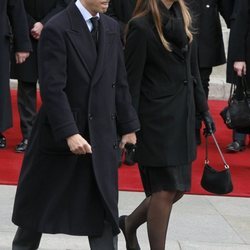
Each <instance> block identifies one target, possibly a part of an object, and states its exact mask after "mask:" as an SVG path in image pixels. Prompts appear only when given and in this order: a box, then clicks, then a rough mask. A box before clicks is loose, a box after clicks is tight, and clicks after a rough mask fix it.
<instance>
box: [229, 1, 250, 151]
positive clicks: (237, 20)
mask: <svg viewBox="0 0 250 250" xmlns="http://www.w3.org/2000/svg"><path fill="white" fill-rule="evenodd" d="M230 26H231V30H230V36H229V47H228V64H227V82H229V83H232V84H237V80H238V81H240V80H241V79H240V78H241V77H242V76H243V75H245V77H246V82H247V86H246V87H247V91H248V92H249V91H250V71H249V69H250V44H249V41H250V3H249V1H248V0H238V1H237V0H236V1H235V4H234V9H233V13H232V16H231V19H230ZM238 91H239V90H238ZM241 91H242V90H241ZM249 132H250V128H249ZM245 147H246V134H243V133H239V132H237V131H233V142H232V143H230V144H229V145H228V146H227V150H228V151H229V152H239V151H242V150H244V149H245Z"/></svg>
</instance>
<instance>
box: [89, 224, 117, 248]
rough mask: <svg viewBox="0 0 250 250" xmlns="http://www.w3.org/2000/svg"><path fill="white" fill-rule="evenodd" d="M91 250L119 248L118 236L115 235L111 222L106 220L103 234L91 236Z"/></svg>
mask: <svg viewBox="0 0 250 250" xmlns="http://www.w3.org/2000/svg"><path fill="white" fill-rule="evenodd" d="M89 245H90V248H91V250H117V236H113V232H112V227H111V224H110V223H108V222H106V221H105V225H104V229H103V234H102V235H101V236H99V237H89Z"/></svg>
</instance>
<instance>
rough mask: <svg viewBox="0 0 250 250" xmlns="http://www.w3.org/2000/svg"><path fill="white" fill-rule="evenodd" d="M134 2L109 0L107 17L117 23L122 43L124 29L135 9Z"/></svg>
mask: <svg viewBox="0 0 250 250" xmlns="http://www.w3.org/2000/svg"><path fill="white" fill-rule="evenodd" d="M135 4H136V0H110V3H109V8H108V11H107V15H109V16H111V17H113V18H114V19H116V20H117V21H118V22H119V25H120V29H121V39H122V41H123V42H124V38H125V29H126V25H127V23H128V21H129V20H130V19H131V17H132V14H133V11H134V9H135Z"/></svg>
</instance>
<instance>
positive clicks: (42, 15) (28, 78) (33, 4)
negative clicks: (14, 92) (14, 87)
mask: <svg viewBox="0 0 250 250" xmlns="http://www.w3.org/2000/svg"><path fill="white" fill-rule="evenodd" d="M23 2H24V7H25V11H26V16H27V20H28V25H29V33H30V31H31V29H32V28H33V26H34V24H35V23H36V22H41V23H42V24H43V25H45V24H46V22H47V21H48V20H49V19H50V18H51V17H53V16H54V15H55V14H57V13H58V12H60V11H62V10H63V9H64V8H65V7H66V6H67V4H68V2H69V0H45V1H44V0H23ZM30 40H31V42H32V48H33V52H32V53H31V54H30V57H29V58H28V59H27V60H26V61H25V63H23V64H16V63H15V61H14V60H13V57H12V61H11V66H12V67H11V77H12V78H13V79H18V80H21V81H25V82H36V81H37V80H38V65H37V61H38V59H37V46H38V40H37V39H34V38H33V37H32V36H31V35H30Z"/></svg>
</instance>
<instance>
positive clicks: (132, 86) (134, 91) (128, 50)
mask: <svg viewBox="0 0 250 250" xmlns="http://www.w3.org/2000/svg"><path fill="white" fill-rule="evenodd" d="M146 56H147V39H146V35H145V32H144V31H143V29H142V28H141V27H139V26H138V25H136V24H135V23H134V21H131V22H130V25H129V30H128V35H127V39H126V45H125V63H126V69H127V74H128V83H129V90H130V93H131V96H132V103H133V106H134V108H135V109H136V111H137V112H138V108H139V102H140V94H141V82H142V78H143V72H144V66H145V62H146Z"/></svg>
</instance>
